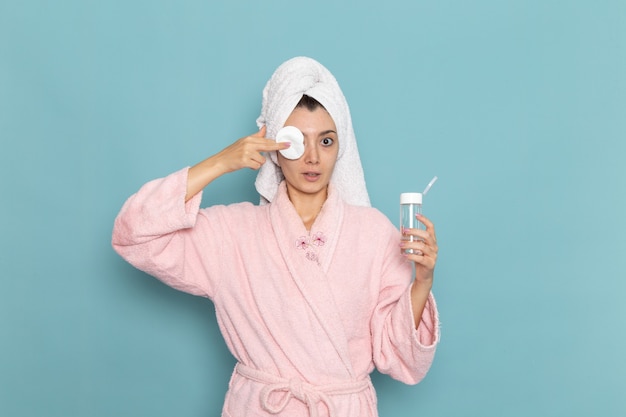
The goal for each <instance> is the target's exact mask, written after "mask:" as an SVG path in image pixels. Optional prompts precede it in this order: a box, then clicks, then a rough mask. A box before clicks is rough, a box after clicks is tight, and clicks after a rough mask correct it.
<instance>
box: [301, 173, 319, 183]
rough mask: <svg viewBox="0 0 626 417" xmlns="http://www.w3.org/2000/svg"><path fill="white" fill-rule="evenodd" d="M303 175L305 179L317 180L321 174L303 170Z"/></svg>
mask: <svg viewBox="0 0 626 417" xmlns="http://www.w3.org/2000/svg"><path fill="white" fill-rule="evenodd" d="M303 175H304V178H305V179H306V180H307V181H317V179H318V178H319V177H320V176H321V175H322V174H321V173H319V172H305V173H304V174H303Z"/></svg>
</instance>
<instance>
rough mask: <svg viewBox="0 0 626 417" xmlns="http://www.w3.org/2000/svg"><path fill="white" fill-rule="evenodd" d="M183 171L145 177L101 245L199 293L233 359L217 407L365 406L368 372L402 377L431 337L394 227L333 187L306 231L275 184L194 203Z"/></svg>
mask: <svg viewBox="0 0 626 417" xmlns="http://www.w3.org/2000/svg"><path fill="white" fill-rule="evenodd" d="M186 183H187V169H184V170H181V171H178V172H176V173H174V174H171V175H169V176H168V177H166V178H162V179H158V180H154V181H151V182H149V183H147V184H146V185H144V186H143V187H142V188H141V189H140V190H139V192H138V193H137V194H135V195H133V196H132V197H130V198H129V199H128V201H127V202H126V203H125V205H124V207H123V208H122V210H121V212H120V213H119V215H118V217H117V219H116V220H115V227H114V230H113V247H114V248H115V250H116V251H117V252H118V253H119V254H120V255H121V256H122V257H123V258H124V259H126V260H127V261H128V262H130V263H131V264H132V265H134V266H135V267H137V268H139V269H141V270H143V271H146V272H147V273H149V274H151V275H154V276H155V277H157V278H159V279H160V280H162V281H163V282H165V283H166V284H168V285H170V286H172V287H174V288H176V289H179V290H181V291H185V292H188V293H191V294H195V295H200V296H204V297H207V298H210V299H211V300H212V301H213V303H214V305H215V309H216V316H217V319H218V323H219V326H220V330H221V332H222V334H223V336H224V338H225V340H226V344H227V345H228V348H229V349H230V351H231V352H232V354H233V355H234V356H235V357H236V358H237V360H238V362H239V363H238V365H237V366H236V368H235V371H234V372H233V376H232V378H231V381H230V383H229V390H228V393H227V395H226V399H225V404H224V408H223V414H222V415H223V416H229V417H251V416H264V417H269V416H276V415H278V416H289V417H297V416H320V417H321V416H334V417H340V416H341V417H349V416H354V417H357V416H358V417H363V416H377V415H378V414H377V409H376V394H375V391H374V388H373V386H372V384H371V382H370V379H369V374H370V373H371V372H372V370H373V369H374V367H376V368H377V369H378V370H379V371H380V372H383V373H386V374H389V375H390V376H391V377H393V378H395V379H397V380H400V381H403V382H405V383H407V384H415V383H417V382H419V381H420V380H421V379H422V378H423V377H424V376H425V374H426V372H427V371H428V369H429V367H430V364H431V362H432V360H433V357H434V354H435V347H436V345H437V342H438V339H439V322H438V315H437V310H436V305H435V300H434V298H433V297H432V295H431V296H430V298H429V300H428V302H427V304H426V308H425V310H424V313H423V315H422V319H421V323H420V325H419V327H418V330H415V326H414V322H413V314H412V311H411V302H410V295H409V294H410V286H411V265H410V263H409V262H407V261H406V260H405V259H404V258H403V257H402V256H401V255H400V251H399V246H398V245H399V241H400V236H399V232H398V230H397V229H396V228H395V227H394V226H393V225H392V224H391V223H390V222H389V220H388V219H387V218H386V217H385V216H384V215H383V214H381V213H380V212H379V211H377V210H376V209H373V208H367V207H356V206H350V205H347V204H345V203H344V202H343V201H342V200H340V198H339V196H338V195H337V194H336V193H335V192H333V189H332V186H331V187H330V192H329V195H328V199H327V201H326V203H325V204H324V207H323V208H322V211H321V212H320V214H319V215H318V217H317V219H316V221H315V223H314V224H313V227H312V228H311V230H310V231H307V230H306V228H305V227H304V224H303V223H302V221H301V219H300V217H299V216H298V214H297V213H296V211H295V208H294V207H293V205H292V204H291V202H290V201H289V198H288V196H287V192H286V187H285V184H284V183H283V184H281V186H280V187H279V190H278V194H277V196H276V198H275V200H274V202H272V203H271V204H268V205H264V206H255V205H253V204H251V203H239V204H233V205H230V206H213V207H210V208H207V209H200V208H199V206H200V201H201V193H200V194H198V195H196V196H195V197H193V198H192V199H191V200H189V201H188V202H187V203H185V202H184V199H185V192H186Z"/></svg>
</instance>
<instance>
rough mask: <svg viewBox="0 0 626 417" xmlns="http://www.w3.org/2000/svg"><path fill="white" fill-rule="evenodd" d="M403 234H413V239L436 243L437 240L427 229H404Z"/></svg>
mask: <svg viewBox="0 0 626 417" xmlns="http://www.w3.org/2000/svg"><path fill="white" fill-rule="evenodd" d="M403 235H404V236H413V237H414V238H415V239H414V240H425V241H427V242H429V243H437V240H436V238H435V236H433V234H432V233H431V232H430V231H428V230H423V229H404V230H403Z"/></svg>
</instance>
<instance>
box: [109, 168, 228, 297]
mask: <svg viewBox="0 0 626 417" xmlns="http://www.w3.org/2000/svg"><path fill="white" fill-rule="evenodd" d="M187 172H188V168H185V169H183V170H180V171H178V172H175V173H173V174H171V175H169V176H167V177H165V178H160V179H157V180H153V181H150V182H148V183H147V184H145V185H144V186H143V187H141V189H140V190H139V191H138V192H137V193H136V194H134V195H132V196H131V197H130V198H129V199H128V200H127V201H126V202H125V204H124V206H123V207H122V209H121V211H120V213H119V214H118V216H117V218H116V219H115V223H114V227H113V237H112V245H113V248H114V249H115V251H116V252H117V253H118V254H119V255H120V256H122V258H124V259H125V260H126V261H128V262H129V263H130V264H132V265H133V266H135V267H136V268H138V269H140V270H142V271H144V272H147V273H148V274H150V275H153V276H155V277H157V278H158V279H160V280H161V281H163V282H164V283H165V284H167V285H169V286H171V287H174V288H176V289H178V290H180V291H184V292H187V293H190V294H194V295H199V296H204V297H209V298H211V297H212V295H213V294H214V292H215V289H216V286H217V277H216V276H214V275H215V274H214V273H213V274H212V270H213V269H214V268H211V263H212V262H215V261H214V259H219V256H220V248H221V246H222V245H220V244H219V243H220V242H223V239H226V238H227V234H226V233H225V231H224V230H223V228H222V226H220V223H221V222H220V221H219V219H212V218H211V216H203V215H199V211H200V202H201V199H202V193H198V194H196V195H195V196H194V197H193V198H191V199H190V200H189V201H187V202H186V203H185V194H186V189H187ZM217 217H218V216H217ZM206 253H213V254H215V256H201V254H206Z"/></svg>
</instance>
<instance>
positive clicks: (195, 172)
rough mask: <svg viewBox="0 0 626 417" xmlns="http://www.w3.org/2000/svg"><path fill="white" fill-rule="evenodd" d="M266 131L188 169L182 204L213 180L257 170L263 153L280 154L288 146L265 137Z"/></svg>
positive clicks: (243, 139)
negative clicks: (237, 172)
mask: <svg viewBox="0 0 626 417" xmlns="http://www.w3.org/2000/svg"><path fill="white" fill-rule="evenodd" d="M265 132H266V128H265V126H263V127H262V128H261V130H259V131H258V132H256V133H254V134H252V135H250V136H246V137H243V138H241V139H239V140H237V141H236V142H235V143H233V144H232V145H230V146H228V147H226V148H224V149H222V150H221V151H220V152H218V153H216V154H215V155H213V156H211V157H209V158H207V159H205V160H204V161H202V162H200V163H198V164H196V165H194V166H193V167H191V168H189V173H188V174H187V195H186V196H185V201H188V200H189V199H190V198H191V197H193V196H194V195H196V194H197V193H199V192H200V191H201V190H202V189H203V188H204V187H206V186H207V185H209V184H210V183H211V182H212V181H213V180H215V179H216V178H218V177H220V176H222V175H224V174H226V173H228V172H233V171H237V170H240V169H242V168H250V169H254V170H258V169H259V168H261V166H262V165H263V164H264V163H265V161H266V157H265V156H264V155H263V152H272V151H280V150H281V149H287V148H289V146H290V143H288V142H280V143H278V142H276V141H274V140H272V139H267V138H265Z"/></svg>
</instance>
